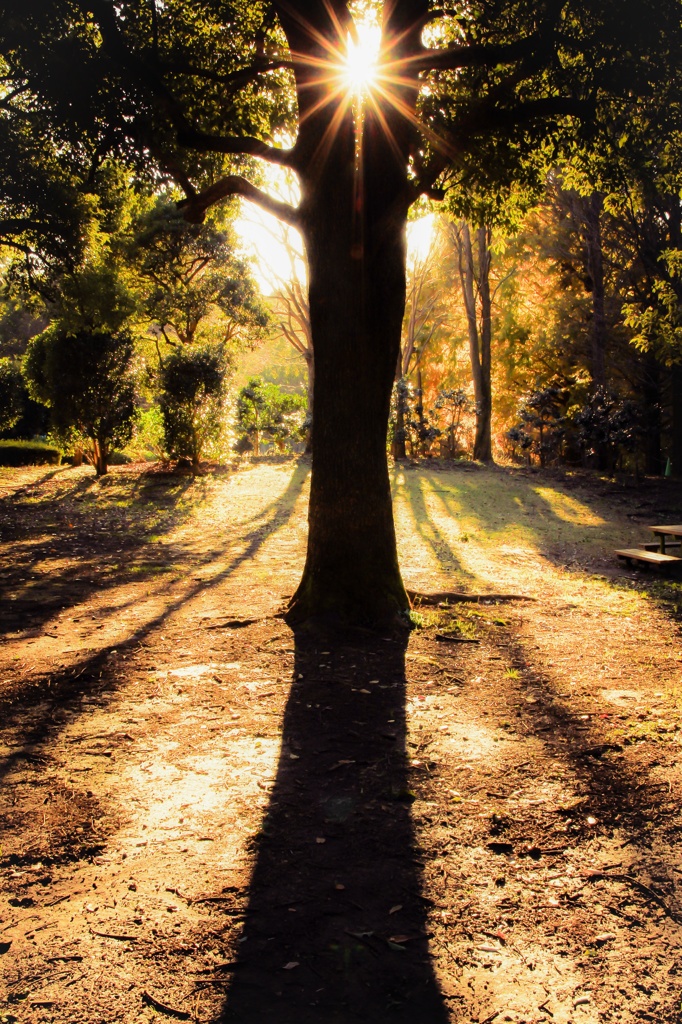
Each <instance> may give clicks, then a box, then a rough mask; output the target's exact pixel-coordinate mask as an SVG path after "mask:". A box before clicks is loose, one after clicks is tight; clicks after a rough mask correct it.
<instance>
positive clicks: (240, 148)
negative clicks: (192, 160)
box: [178, 125, 295, 167]
mask: <svg viewBox="0 0 682 1024" xmlns="http://www.w3.org/2000/svg"><path fill="white" fill-rule="evenodd" d="M178 143H179V144H180V145H181V146H184V147H185V148H186V149H198V150H201V151H202V152H208V153H235V154H240V153H241V154H244V155H246V156H257V157H260V159H261V160H267V161H268V162H269V163H271V164H279V165H280V166H282V167H293V166H294V162H295V161H294V150H293V149H277V148H276V147H275V146H269V145H268V143H267V142H263V141H262V139H255V138H252V137H251V136H249V135H245V136H241V137H240V136H237V135H235V136H226V135H211V134H210V133H209V132H202V131H199V130H198V129H195V128H190V127H189V126H186V125H185V126H182V127H180V128H178Z"/></svg>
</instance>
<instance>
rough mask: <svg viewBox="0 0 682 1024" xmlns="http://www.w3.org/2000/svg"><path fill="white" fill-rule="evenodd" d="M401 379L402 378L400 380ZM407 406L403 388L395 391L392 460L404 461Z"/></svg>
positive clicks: (405, 456) (405, 454)
mask: <svg viewBox="0 0 682 1024" xmlns="http://www.w3.org/2000/svg"><path fill="white" fill-rule="evenodd" d="M401 379H402V378H401ZM406 406H407V393H406V391H405V389H404V388H403V387H399V388H398V389H397V394H396V409H395V432H394V435H393V458H394V459H406V458H407V449H406V447H405V434H406V430H405V412H406Z"/></svg>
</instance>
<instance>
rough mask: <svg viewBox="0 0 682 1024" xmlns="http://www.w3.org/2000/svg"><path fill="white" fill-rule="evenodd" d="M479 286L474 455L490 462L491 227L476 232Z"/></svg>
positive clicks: (491, 450)
mask: <svg viewBox="0 0 682 1024" xmlns="http://www.w3.org/2000/svg"><path fill="white" fill-rule="evenodd" d="M477 242H478V289H479V293H480V296H481V393H480V397H479V398H478V399H477V402H476V404H477V405H478V406H479V410H480V411H479V413H478V416H477V418H476V440H475V443H474V458H475V459H479V460H480V461H481V462H492V459H493V447H492V434H491V428H492V384H491V380H490V369H491V360H490V346H491V339H492V308H491V300H490V231H489V229H488V228H487V227H485V226H483V227H480V228H479V229H478V232H477Z"/></svg>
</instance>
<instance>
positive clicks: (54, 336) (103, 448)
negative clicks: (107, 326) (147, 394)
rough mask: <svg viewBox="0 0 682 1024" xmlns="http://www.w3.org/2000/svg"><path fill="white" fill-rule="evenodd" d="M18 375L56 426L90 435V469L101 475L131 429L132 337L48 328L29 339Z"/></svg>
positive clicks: (133, 398) (133, 403) (133, 401)
mask: <svg viewBox="0 0 682 1024" xmlns="http://www.w3.org/2000/svg"><path fill="white" fill-rule="evenodd" d="M24 376H25V378H26V381H27V384H28V389H29V394H30V395H31V397H32V398H33V399H35V400H36V401H38V402H42V404H43V405H46V406H48V408H49V409H50V411H51V418H52V424H53V426H54V428H55V430H56V431H57V432H68V431H70V430H71V429H73V428H75V429H76V430H77V431H79V432H80V433H81V434H82V435H84V437H86V438H88V439H89V440H90V442H91V445H92V462H93V465H94V466H95V471H96V473H97V476H102V475H104V474H105V473H106V472H107V469H108V460H109V455H110V453H111V451H112V449H113V448H116V447H118V448H120V447H123V446H124V445H125V444H126V442H127V441H128V440H129V439H130V437H131V434H132V424H133V417H134V415H135V408H136V380H135V368H134V343H133V339H132V337H131V336H130V335H129V334H126V333H123V332H120V333H119V334H117V335H113V334H109V333H107V332H104V331H79V332H77V333H76V334H68V333H67V332H66V331H64V330H63V329H59V328H54V327H53V328H49V329H48V330H47V331H45V332H44V333H43V334H39V335H38V336H37V337H35V338H33V339H32V340H31V341H30V342H29V345H28V349H27V351H26V356H25V358H24Z"/></svg>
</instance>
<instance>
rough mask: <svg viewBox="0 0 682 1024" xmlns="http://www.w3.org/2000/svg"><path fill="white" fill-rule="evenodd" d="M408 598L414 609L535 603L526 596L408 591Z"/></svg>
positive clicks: (532, 598)
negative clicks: (505, 602)
mask: <svg viewBox="0 0 682 1024" xmlns="http://www.w3.org/2000/svg"><path fill="white" fill-rule="evenodd" d="M407 596H408V597H409V599H410V604H411V605H412V607H413V608H419V607H420V606H422V605H428V606H429V607H439V606H441V605H448V604H480V603H481V602H482V601H490V602H494V603H496V604H500V603H501V602H503V601H534V600H535V598H534V597H527V596H526V595H525V594H462V593H459V592H458V591H456V590H455V591H442V592H440V593H437V594H423V593H422V592H421V591H419V590H408V591H407Z"/></svg>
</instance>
